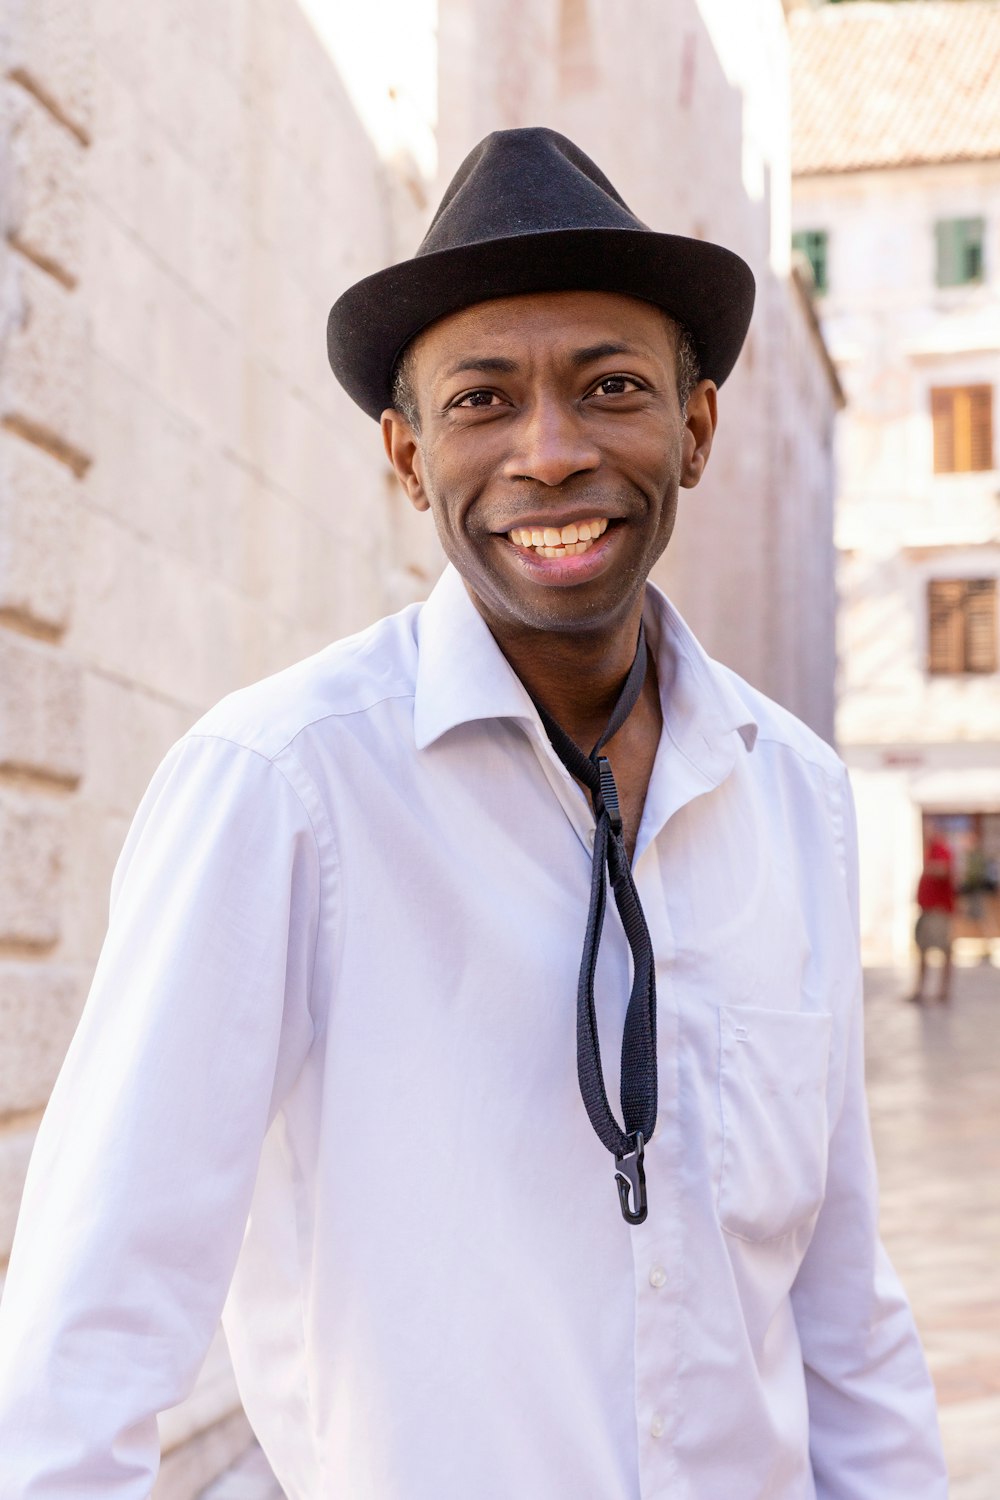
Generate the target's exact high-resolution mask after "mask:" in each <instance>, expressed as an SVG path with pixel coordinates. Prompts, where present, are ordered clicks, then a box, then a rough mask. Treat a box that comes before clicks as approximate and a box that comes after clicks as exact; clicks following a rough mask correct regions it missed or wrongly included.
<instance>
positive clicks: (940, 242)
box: [934, 219, 960, 286]
mask: <svg viewBox="0 0 1000 1500" xmlns="http://www.w3.org/2000/svg"><path fill="white" fill-rule="evenodd" d="M956 227H957V220H955V219H939V220H938V222H937V223H936V224H935V225H934V238H935V240H936V241H937V278H936V279H937V284H938V286H955V284H956V283H957V282H958V281H959V279H960V278H959V276H958V237H957V235H956V233H955V230H956Z"/></svg>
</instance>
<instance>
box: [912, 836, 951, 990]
mask: <svg viewBox="0 0 1000 1500" xmlns="http://www.w3.org/2000/svg"><path fill="white" fill-rule="evenodd" d="M917 905H918V907H919V908H920V915H919V916H918V917H917V926H916V931H915V933H914V936H915V937H916V941H917V953H918V956H919V969H918V971H917V987H916V989H915V990H914V991H913V993H912V995H910V996H909V997H908V998H909V999H910V1000H911V1001H912V1002H913V1004H914V1005H921V1004H922V1003H923V998H924V982H925V980H926V977H927V954H928V952H929V951H930V949H931V948H936V949H937V950H938V951H939V952H940V953H942V954H943V955H944V965H943V967H942V970H941V987H940V989H939V991H938V999H939V1000H940V1002H941V1004H942V1005H947V1004H948V1001H949V999H950V998H951V996H950V985H951V934H952V917H953V915H954V912H955V874H954V861H953V859H952V854H951V850H950V849H949V847H948V845H947V844H946V843H945V841H944V839H943V838H942V837H941V835H940V833H938V832H937V831H932V832H931V834H930V836H929V838H928V840H927V843H926V845H925V848H924V868H923V871H922V872H921V876H920V880H919V883H918V885H917Z"/></svg>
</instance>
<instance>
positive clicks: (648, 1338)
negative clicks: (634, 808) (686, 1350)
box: [632, 840, 682, 1500]
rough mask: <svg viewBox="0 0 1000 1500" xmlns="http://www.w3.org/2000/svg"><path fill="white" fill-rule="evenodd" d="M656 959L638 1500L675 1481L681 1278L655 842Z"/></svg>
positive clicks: (667, 952)
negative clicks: (654, 1108)
mask: <svg viewBox="0 0 1000 1500" xmlns="http://www.w3.org/2000/svg"><path fill="white" fill-rule="evenodd" d="M633 874H634V876H635V881H636V885H637V887H638V890H639V896H640V900H641V901H642V905H643V910H644V911H645V913H646V919H647V922H648V924H649V930H650V936H651V938H652V941H653V951H654V955H655V958H656V986H657V1054H658V1066H659V1085H660V1086H659V1101H658V1113H657V1125H656V1130H655V1132H654V1134H653V1139H652V1141H651V1142H650V1144H649V1146H648V1147H647V1148H646V1170H647V1175H648V1177H649V1179H650V1216H649V1220H648V1221H647V1223H646V1225H644V1226H643V1228H644V1230H646V1231H647V1233H645V1234H643V1233H641V1232H637V1231H636V1230H633V1231H632V1234H633V1236H634V1239H633V1254H634V1264H635V1299H636V1301H635V1308H636V1339H635V1355H636V1414H635V1415H636V1431H637V1436H638V1442H639V1452H638V1459H639V1483H640V1494H641V1496H642V1500H653V1497H659V1496H661V1495H663V1494H666V1493H669V1487H670V1486H671V1485H672V1484H673V1483H675V1482H676V1478H677V1459H676V1452H675V1447H674V1441H673V1438H674V1435H675V1431H676V1421H677V1412H678V1406H679V1394H678V1355H679V1335H680V1329H679V1318H680V1300H681V1296H682V1287H681V1282H680V1280H679V1270H680V1254H681V1246H680V1242H679V1232H680V1231H679V1218H680V1215H679V1203H678V1187H677V1184H678V1180H679V1173H678V1155H679V1151H680V1145H679V1137H678V1117H677V1109H678V1094H677V1089H678V1076H677V1065H678V1063H677V1045H678V1036H677V1029H678V1027H677V1007H676V1003H675V1000H674V987H673V976H672V969H671V959H672V957H673V953H674V942H673V929H672V924H671V922H670V916H669V912H668V908H667V901H666V884H665V881H664V872H663V871H662V868H661V862H660V858H659V852H658V850H657V847H656V841H655V840H654V841H653V842H652V843H651V844H650V845H649V846H647V848H646V849H645V850H644V851H643V853H642V854H641V856H640V858H639V859H638V861H637V862H636V864H635V865H634V866H633Z"/></svg>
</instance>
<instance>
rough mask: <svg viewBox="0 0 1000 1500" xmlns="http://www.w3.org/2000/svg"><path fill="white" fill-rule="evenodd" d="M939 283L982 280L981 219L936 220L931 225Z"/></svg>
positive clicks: (955, 283) (954, 283)
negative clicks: (932, 225)
mask: <svg viewBox="0 0 1000 1500" xmlns="http://www.w3.org/2000/svg"><path fill="white" fill-rule="evenodd" d="M934 238H935V242H936V247H937V284H938V286H965V285H967V284H968V283H969V282H973V281H982V279H983V220H982V219H981V218H978V219H938V221H937V223H936V224H935V225H934Z"/></svg>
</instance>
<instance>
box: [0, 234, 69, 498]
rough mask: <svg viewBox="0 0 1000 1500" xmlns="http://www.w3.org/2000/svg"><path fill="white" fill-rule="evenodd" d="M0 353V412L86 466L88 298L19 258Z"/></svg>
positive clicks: (65, 457) (65, 458) (66, 457)
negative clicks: (12, 303)
mask: <svg viewBox="0 0 1000 1500" xmlns="http://www.w3.org/2000/svg"><path fill="white" fill-rule="evenodd" d="M12 291H13V293H14V298H15V299H16V300H15V301H14V305H13V309H12V317H11V322H10V324H9V325H8V330H7V336H6V347H5V348H4V349H3V350H2V355H3V357H2V360H0V418H2V419H3V420H4V422H5V423H6V424H7V425H9V426H14V427H15V428H19V429H20V430H22V431H23V430H28V431H30V432H31V433H34V434H35V435H36V438H37V440H38V441H39V442H41V443H42V445H43V446H46V447H48V448H49V449H50V451H51V452H53V454H54V455H55V456H56V457H58V458H60V459H62V460H63V461H64V462H66V463H68V464H69V465H70V467H71V468H73V469H75V470H76V471H77V472H83V470H84V469H85V468H86V466H87V464H88V463H89V453H90V402H89V381H88V370H89V349H88V326H87V314H86V304H85V303H84V302H83V301H82V299H81V298H80V297H79V296H78V295H76V294H74V293H73V292H70V291H67V289H66V288H65V287H64V286H60V284H59V283H58V282H57V281H55V280H54V279H53V278H52V277H51V276H50V275H48V274H47V273H46V272H45V271H42V270H40V269H39V268H38V267H37V266H35V265H33V264H32V263H31V262H30V261H27V260H24V259H23V258H22V259H21V260H20V263H19V264H18V266H17V276H16V278H15V287H14V288H12Z"/></svg>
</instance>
